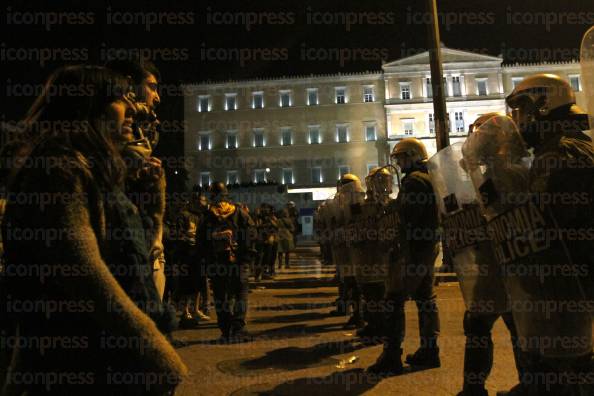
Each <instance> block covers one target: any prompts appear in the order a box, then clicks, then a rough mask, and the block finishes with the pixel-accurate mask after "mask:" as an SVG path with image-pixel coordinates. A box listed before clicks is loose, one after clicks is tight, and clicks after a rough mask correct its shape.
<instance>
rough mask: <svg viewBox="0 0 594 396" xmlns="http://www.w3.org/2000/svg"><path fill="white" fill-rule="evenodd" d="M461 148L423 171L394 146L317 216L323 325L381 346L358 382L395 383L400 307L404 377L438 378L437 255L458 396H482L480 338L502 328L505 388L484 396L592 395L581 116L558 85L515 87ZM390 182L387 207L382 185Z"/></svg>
mask: <svg viewBox="0 0 594 396" xmlns="http://www.w3.org/2000/svg"><path fill="white" fill-rule="evenodd" d="M506 104H507V106H508V107H509V108H510V109H511V113H510V114H508V115H506V114H501V113H487V114H483V115H481V116H479V117H478V118H477V119H476V120H475V121H474V123H473V124H472V125H471V126H470V129H469V135H468V138H467V139H466V141H465V142H464V143H457V144H454V145H452V146H450V147H448V148H446V149H443V150H441V151H439V152H438V153H437V154H436V155H435V156H433V157H431V158H430V159H429V158H428V155H427V151H426V149H425V146H424V145H423V143H422V142H421V141H420V140H417V139H415V138H405V139H402V140H400V141H399V142H398V143H397V144H396V145H395V147H394V149H393V151H392V155H391V159H392V164H391V165H386V166H384V167H378V168H374V169H372V170H371V171H370V173H369V175H367V177H366V185H367V191H364V190H363V187H362V184H361V181H360V179H359V178H358V177H357V176H356V175H353V174H346V175H343V176H342V177H341V179H340V180H339V183H338V187H337V193H336V195H335V196H334V197H333V198H331V199H329V200H327V201H325V202H324V203H323V204H322V205H321V206H320V207H319V208H318V210H317V212H316V216H315V222H314V225H315V230H316V233H317V235H318V238H319V241H320V247H321V255H322V259H323V261H324V262H326V263H332V264H333V265H335V266H336V272H337V279H338V281H339V297H338V299H337V301H336V305H337V308H336V310H335V311H334V314H336V315H345V316H349V319H348V321H347V323H346V325H345V327H351V328H357V329H358V330H357V336H358V337H360V339H361V341H362V342H364V343H369V344H377V343H383V351H382V353H381V355H380V356H379V357H378V359H377V361H376V362H375V363H374V364H373V365H371V366H370V367H369V368H368V371H369V372H370V373H374V374H377V375H382V376H388V375H395V374H401V373H403V372H404V370H405V366H404V364H403V361H402V354H403V349H402V344H403V341H404V337H405V331H404V330H405V310H404V305H405V302H406V301H407V300H409V299H412V300H413V301H414V302H415V303H416V306H417V311H418V326H419V338H420V346H419V348H418V349H417V350H416V351H415V352H414V353H411V354H408V355H407V356H406V358H405V359H404V363H407V364H409V365H411V366H416V367H424V368H436V367H440V366H441V356H440V350H439V346H438V336H439V333H440V320H439V314H438V304H437V302H436V296H435V293H434V290H433V285H434V279H435V277H434V267H435V261H436V258H437V256H438V252H439V243H440V242H441V243H442V245H443V248H442V252H443V254H444V255H449V259H450V261H451V262H452V264H453V268H454V269H455V271H456V274H457V276H458V280H459V284H460V289H461V292H462V296H463V299H464V303H465V306H466V312H465V315H464V319H463V328H464V334H465V336H466V345H465V351H464V368H463V373H464V382H463V389H462V390H461V392H460V393H459V396H487V395H488V392H487V389H486V387H485V382H486V380H487V378H488V376H489V373H490V371H491V368H492V365H493V348H494V345H493V341H492V338H491V330H492V329H493V326H494V323H495V322H496V321H497V319H499V318H500V317H501V318H502V319H503V321H504V323H505V325H506V327H507V329H508V331H509V333H510V339H511V342H512V345H513V351H514V358H515V364H516V369H517V376H518V380H519V384H518V385H517V386H515V387H513V388H512V389H511V390H509V391H502V392H498V395H529V396H540V395H568V396H569V395H590V394H594V380H593V377H594V362H593V354H592V313H593V311H594V309H593V305H592V301H593V299H592V290H593V288H592V282H593V274H594V270H593V269H592V268H593V267H594V262H593V261H592V255H591V252H592V250H593V248H594V244H593V240H594V239H593V238H592V232H593V230H594V146H593V144H592V140H591V138H590V137H589V136H588V135H587V134H586V133H585V132H587V131H588V129H589V125H588V115H587V114H586V113H584V112H583V111H582V110H581V109H580V108H579V107H578V106H577V105H576V98H575V94H574V92H573V90H572V88H571V87H570V85H569V84H568V83H567V82H566V81H565V80H563V79H561V78H560V77H559V76H556V75H552V74H538V75H533V76H529V77H526V78H525V79H524V80H523V81H522V82H521V83H519V84H518V85H517V86H516V87H515V88H514V90H513V92H512V93H511V94H510V95H509V96H508V97H507V98H506ZM400 174H402V175H403V177H402V179H401V180H399V190H398V194H397V197H396V199H392V198H391V194H392V186H393V178H394V177H395V176H399V175H400Z"/></svg>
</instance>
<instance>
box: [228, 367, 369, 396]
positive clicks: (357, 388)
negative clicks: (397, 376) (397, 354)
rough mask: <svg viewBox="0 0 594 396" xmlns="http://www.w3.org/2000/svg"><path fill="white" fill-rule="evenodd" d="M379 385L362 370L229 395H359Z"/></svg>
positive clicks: (246, 390) (253, 386) (307, 378)
mask: <svg viewBox="0 0 594 396" xmlns="http://www.w3.org/2000/svg"><path fill="white" fill-rule="evenodd" d="M378 383H379V379H378V377H377V376H374V375H370V374H368V373H366V372H365V371H364V370H363V369H360V368H357V369H351V370H347V371H336V372H334V373H332V374H330V375H327V376H325V377H305V378H298V379H295V380H289V381H287V382H284V383H282V384H279V385H276V386H274V385H270V384H256V385H251V386H246V387H244V388H241V389H238V390H236V391H234V392H233V393H231V395H233V396H254V395H258V396H268V395H274V396H301V395H308V396H316V395H321V396H329V395H349V396H354V395H361V394H363V393H365V392H367V391H369V390H370V389H371V388H373V387H374V386H375V385H377V384H378Z"/></svg>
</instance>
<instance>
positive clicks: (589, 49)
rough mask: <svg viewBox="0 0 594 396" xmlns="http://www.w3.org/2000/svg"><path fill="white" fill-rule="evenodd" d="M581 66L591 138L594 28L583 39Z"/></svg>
mask: <svg viewBox="0 0 594 396" xmlns="http://www.w3.org/2000/svg"><path fill="white" fill-rule="evenodd" d="M580 66H581V68H582V76H581V83H582V87H581V89H582V92H583V94H584V96H585V98H586V103H587V106H588V115H589V119H590V131H589V132H590V136H592V137H594V136H593V134H592V131H594V26H592V27H591V28H590V29H588V31H587V32H586V34H584V37H583V38H582V45H581V48H580Z"/></svg>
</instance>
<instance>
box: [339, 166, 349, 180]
mask: <svg viewBox="0 0 594 396" xmlns="http://www.w3.org/2000/svg"><path fill="white" fill-rule="evenodd" d="M347 173H351V167H350V166H348V165H340V166H339V167H338V178H339V179H341V178H342V177H343V176H344V175H346V174H347Z"/></svg>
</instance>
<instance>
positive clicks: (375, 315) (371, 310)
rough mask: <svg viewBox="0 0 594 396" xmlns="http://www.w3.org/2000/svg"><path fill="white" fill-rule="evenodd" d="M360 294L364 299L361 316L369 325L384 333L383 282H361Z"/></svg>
mask: <svg viewBox="0 0 594 396" xmlns="http://www.w3.org/2000/svg"><path fill="white" fill-rule="evenodd" d="M360 288H361V294H362V295H363V299H364V300H365V304H364V308H363V318H364V319H365V320H366V321H367V323H368V325H369V326H370V327H373V328H374V329H377V330H379V331H380V333H381V334H383V333H384V331H383V328H384V316H385V307H384V305H383V299H384V293H385V286H384V282H366V283H361V285H360Z"/></svg>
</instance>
